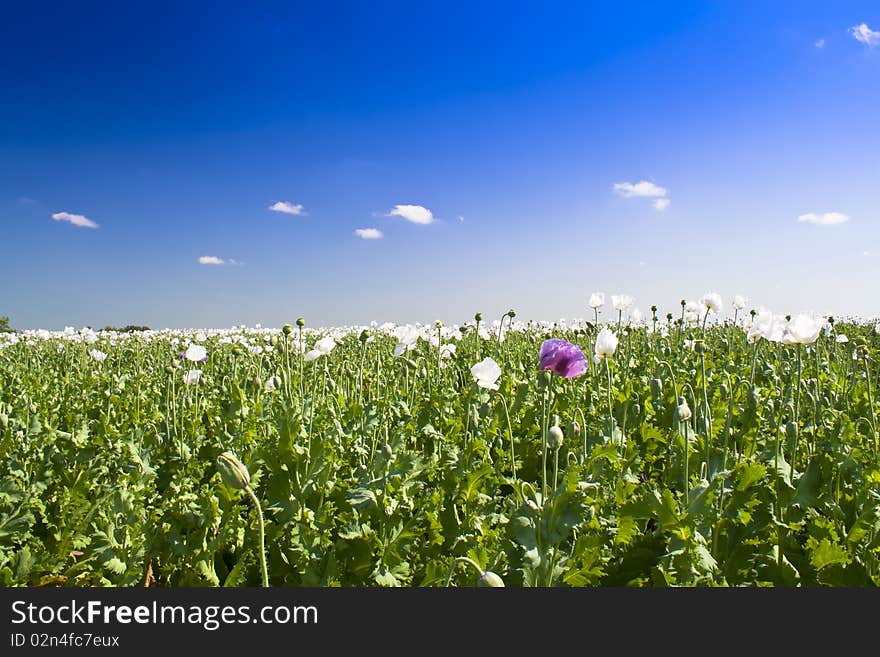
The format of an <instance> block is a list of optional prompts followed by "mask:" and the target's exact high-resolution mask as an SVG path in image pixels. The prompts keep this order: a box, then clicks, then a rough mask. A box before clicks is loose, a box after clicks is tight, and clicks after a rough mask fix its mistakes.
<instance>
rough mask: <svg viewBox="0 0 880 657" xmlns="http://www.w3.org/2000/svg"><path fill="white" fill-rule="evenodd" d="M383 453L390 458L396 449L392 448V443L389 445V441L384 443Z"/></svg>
mask: <svg viewBox="0 0 880 657" xmlns="http://www.w3.org/2000/svg"><path fill="white" fill-rule="evenodd" d="M382 453H383V454H384V455H385V458H386V459H390V458H391V457H392V456H394V451H393V450H392V449H391V445H389V444H388V443H385V444H384V445H382Z"/></svg>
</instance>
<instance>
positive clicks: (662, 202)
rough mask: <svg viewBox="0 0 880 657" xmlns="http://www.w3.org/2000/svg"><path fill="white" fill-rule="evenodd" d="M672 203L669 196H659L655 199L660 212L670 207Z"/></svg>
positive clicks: (655, 205)
mask: <svg viewBox="0 0 880 657" xmlns="http://www.w3.org/2000/svg"><path fill="white" fill-rule="evenodd" d="M670 203H672V201H670V200H669V199H668V198H658V199H654V209H655V210H657V211H658V212H663V211H664V210H665V209H666V208H668V207H669V204H670Z"/></svg>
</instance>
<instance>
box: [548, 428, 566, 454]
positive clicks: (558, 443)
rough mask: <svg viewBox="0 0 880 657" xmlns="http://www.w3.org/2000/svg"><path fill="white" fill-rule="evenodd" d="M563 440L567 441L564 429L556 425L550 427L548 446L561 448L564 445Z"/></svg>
mask: <svg viewBox="0 0 880 657" xmlns="http://www.w3.org/2000/svg"><path fill="white" fill-rule="evenodd" d="M563 442H565V436H564V435H563V433H562V429H561V428H560V427H558V426H556V425H553V426H552V427H550V429H549V430H548V431H547V446H548V447H550V449H559V448H560V447H562V443H563Z"/></svg>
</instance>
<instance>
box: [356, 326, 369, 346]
mask: <svg viewBox="0 0 880 657" xmlns="http://www.w3.org/2000/svg"><path fill="white" fill-rule="evenodd" d="M369 338H370V334H369V332H368V331H367V330H366V329H364V330H363V331H361V334H360V335H359V336H358V340H360V341H361V344H364V343H365V342H366V341H367V340H369Z"/></svg>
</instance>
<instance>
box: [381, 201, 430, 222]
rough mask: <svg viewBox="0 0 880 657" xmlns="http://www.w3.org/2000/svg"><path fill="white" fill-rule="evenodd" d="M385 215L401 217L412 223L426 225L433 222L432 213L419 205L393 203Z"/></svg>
mask: <svg viewBox="0 0 880 657" xmlns="http://www.w3.org/2000/svg"><path fill="white" fill-rule="evenodd" d="M387 216H389V217H403V218H404V219H406V220H407V221H409V222H412V223H414V224H423V225H426V224H430V223H433V222H434V215H433V213H432V212H431V211H430V210H429V209H428V208H426V207H423V206H421V205H395V206H394V207H393V208H391V212H389V213H388V215H387Z"/></svg>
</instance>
